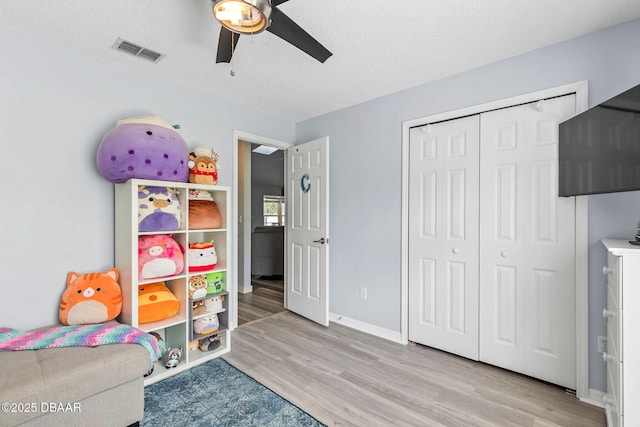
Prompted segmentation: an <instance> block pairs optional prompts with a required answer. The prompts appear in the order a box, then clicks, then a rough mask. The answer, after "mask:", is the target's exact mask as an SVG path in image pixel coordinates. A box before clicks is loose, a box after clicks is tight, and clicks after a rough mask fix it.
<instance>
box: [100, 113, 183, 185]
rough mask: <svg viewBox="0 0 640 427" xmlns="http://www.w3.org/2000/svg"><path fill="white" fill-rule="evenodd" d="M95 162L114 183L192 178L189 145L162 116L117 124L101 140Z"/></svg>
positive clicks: (143, 117) (144, 117)
mask: <svg viewBox="0 0 640 427" xmlns="http://www.w3.org/2000/svg"><path fill="white" fill-rule="evenodd" d="M96 159H97V162H98V170H99V171H100V174H101V175H102V176H103V177H104V178H106V179H107V180H109V181H111V182H125V181H126V180H128V179H129V178H141V179H156V180H162V181H175V182H187V181H188V179H189V166H188V164H187V163H188V162H189V149H188V147H187V143H186V142H185V141H184V139H182V137H181V136H180V135H179V134H178V132H176V131H175V129H174V128H173V126H171V125H170V124H169V123H167V122H166V121H164V120H163V119H161V118H160V117H155V116H139V117H130V118H128V119H124V120H120V121H118V123H117V125H116V127H114V128H113V129H111V130H110V131H109V132H107V134H106V135H105V136H104V138H102V142H100V146H99V147H98V154H97V156H96Z"/></svg>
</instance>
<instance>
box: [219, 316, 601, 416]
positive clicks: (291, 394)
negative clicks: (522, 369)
mask: <svg viewBox="0 0 640 427" xmlns="http://www.w3.org/2000/svg"><path fill="white" fill-rule="evenodd" d="M232 336H233V339H232V343H231V352H230V353H228V354H226V355H225V356H224V358H225V359H226V360H227V361H228V362H229V363H231V364H232V365H234V366H235V367H237V368H238V369H240V370H241V371H243V372H245V373H246V374H248V375H250V376H251V377H253V378H254V379H256V380H257V381H259V382H260V383H262V384H264V385H265V386H266V387H268V388H270V389H271V390H273V391H275V392H276V393H278V394H279V395H281V396H282V397H284V398H285V399H287V400H289V401H290V402H292V403H293V404H295V405H297V406H299V407H300V408H301V409H303V410H304V411H306V412H308V413H309V414H311V415H312V416H314V417H315V418H316V419H318V420H319V421H321V422H323V423H325V424H327V425H330V426H334V425H335V426H395V425H412V426H563V427H564V426H580V427H588V426H604V425H605V417H604V411H603V410H602V409H600V408H597V407H594V406H591V405H587V404H584V403H581V402H580V401H579V400H578V399H577V398H576V397H575V396H573V395H571V394H569V393H567V392H565V390H564V389H562V388H559V387H556V386H553V385H550V384H547V383H544V382H541V381H537V380H534V379H531V378H529V377H526V376H523V375H520V374H516V373H513V372H509V371H506V370H502V369H500V368H496V367H493V366H490V365H486V364H484V363H480V362H474V361H471V360H468V359H465V358H462V357H458V356H454V355H451V354H448V353H445V352H442V351H438V350H434V349H431V348H429V347H425V346H420V345H411V344H410V345H401V344H396V343H393V342H391V341H388V340H384V339H382V338H377V337H375V336H372V335H369V334H365V333H362V332H359V331H356V330H353V329H350V328H347V327H344V326H341V325H338V324H334V323H332V324H331V325H330V326H329V327H328V328H325V327H323V326H320V325H317V324H315V323H313V322H311V321H309V320H307V319H305V318H302V317H300V316H297V315H295V314H293V313H291V312H288V311H287V312H283V313H280V314H276V315H272V316H270V317H267V318H264V319H262V320H257V321H253V322H252V323H248V324H246V325H244V326H241V327H239V328H237V329H236V330H235V331H234V333H233V335H232Z"/></svg>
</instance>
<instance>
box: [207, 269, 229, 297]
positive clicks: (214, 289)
mask: <svg viewBox="0 0 640 427" xmlns="http://www.w3.org/2000/svg"><path fill="white" fill-rule="evenodd" d="M205 276H206V278H207V295H208V294H217V293H219V292H222V291H224V290H225V284H224V272H222V271H218V272H215V273H209V274H206V275H205Z"/></svg>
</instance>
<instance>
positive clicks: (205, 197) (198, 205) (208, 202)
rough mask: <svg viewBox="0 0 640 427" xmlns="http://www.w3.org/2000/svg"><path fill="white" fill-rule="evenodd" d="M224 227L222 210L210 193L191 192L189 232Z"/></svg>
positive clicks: (191, 190)
mask: <svg viewBox="0 0 640 427" xmlns="http://www.w3.org/2000/svg"><path fill="white" fill-rule="evenodd" d="M220 227H222V216H221V215H220V209H219V208H218V205H217V204H216V202H215V200H213V196H212V195H211V193H210V192H208V191H205V190H196V189H190V190H189V230H202V229H207V228H220Z"/></svg>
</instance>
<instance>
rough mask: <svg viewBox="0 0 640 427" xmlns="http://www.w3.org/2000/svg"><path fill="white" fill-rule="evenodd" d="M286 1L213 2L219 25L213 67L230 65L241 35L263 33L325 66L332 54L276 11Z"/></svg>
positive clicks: (223, 0) (232, 0)
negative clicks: (215, 65)
mask: <svg viewBox="0 0 640 427" xmlns="http://www.w3.org/2000/svg"><path fill="white" fill-rule="evenodd" d="M286 1H287V0H212V3H213V15H214V17H215V18H216V19H217V20H218V22H220V24H222V28H221V29H220V39H219V41H218V55H217V57H216V63H219V62H231V57H232V56H233V51H234V50H235V48H236V45H237V44H238V39H239V38H240V35H241V34H258V33H261V32H262V31H264V30H267V31H269V32H270V33H272V34H275V35H276V36H278V37H280V38H281V39H282V40H284V41H286V42H288V43H290V44H292V45H293V46H295V47H297V48H298V49H300V50H301V51H303V52H305V53H307V54H308V55H310V56H312V57H313V58H315V59H317V60H318V61H320V62H322V63H324V62H325V61H326V60H327V59H328V58H329V57H330V56H331V55H332V53H331V52H329V51H328V50H327V49H326V48H325V47H324V46H322V45H321V44H320V43H319V42H318V41H317V40H316V39H314V38H313V37H311V35H309V33H307V32H306V31H305V30H303V29H302V27H300V26H299V25H298V24H296V23H295V22H293V20H292V19H291V18H289V17H288V16H287V15H286V14H285V13H284V12H282V11H281V10H280V9H278V6H279V5H281V4H282V3H285V2H286Z"/></svg>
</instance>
